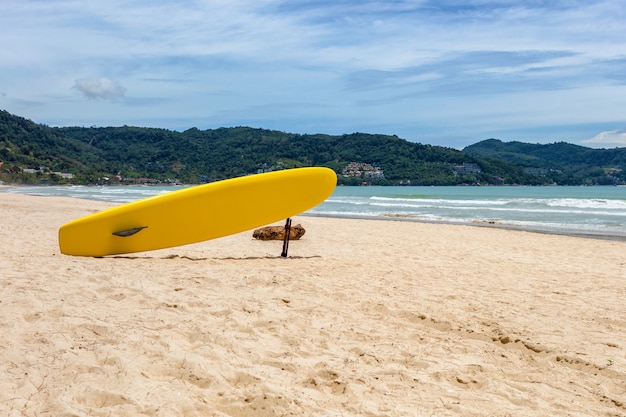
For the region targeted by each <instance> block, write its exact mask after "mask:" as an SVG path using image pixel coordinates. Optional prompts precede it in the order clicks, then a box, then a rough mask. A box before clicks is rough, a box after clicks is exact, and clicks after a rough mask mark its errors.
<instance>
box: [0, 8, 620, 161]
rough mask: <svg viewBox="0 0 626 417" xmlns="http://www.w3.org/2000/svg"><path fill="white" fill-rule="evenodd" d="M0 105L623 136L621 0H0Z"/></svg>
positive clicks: (427, 138)
mask: <svg viewBox="0 0 626 417" xmlns="http://www.w3.org/2000/svg"><path fill="white" fill-rule="evenodd" d="M0 109H3V110H6V111H8V112H10V113H12V114H16V115H18V116H22V117H25V118H28V119H30V120H32V121H34V122H36V123H43V124H47V125H49V126H85V127H89V126H123V125H129V126H142V127H158V128H165V129H171V130H177V131H184V130H187V129H189V128H193V127H196V128H198V129H216V128H219V127H232V126H251V127H256V128H264V129H273V130H280V131H284V132H290V133H300V134H307V133H308V134H315V133H324V134H330V135H341V134H344V133H348V134H349V133H354V132H363V133H376V134H388V135H397V136H399V137H401V138H403V139H407V140H410V141H413V142H418V143H423V144H430V145H439V146H447V147H451V148H456V149H462V148H463V147H465V146H468V145H471V144H473V143H476V142H479V141H481V140H484V139H489V138H496V139H500V140H502V141H505V142H508V141H522V142H528V143H553V142H561V141H564V142H569V143H575V144H579V145H583V146H588V147H594V148H613V147H626V2H624V1H622V0H612V1H608V0H606V1H605V0H599V1H595V0H524V1H512V0H493V1H491V0H467V1H454V0H360V1H357V0H317V1H315V0H195V1H194V0H184V1H183V0H2V1H1V2H0Z"/></svg>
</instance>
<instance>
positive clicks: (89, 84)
mask: <svg viewBox="0 0 626 417" xmlns="http://www.w3.org/2000/svg"><path fill="white" fill-rule="evenodd" d="M72 88H73V89H76V90H78V91H80V92H81V93H83V94H84V95H85V97H87V98H89V99H96V100H97V99H99V100H111V101H115V100H119V99H121V98H122V97H124V92H125V91H126V89H125V88H124V87H122V86H121V85H120V83H118V82H117V81H113V80H110V79H108V78H100V79H98V80H89V79H86V78H81V79H78V80H76V82H75V84H74V87H72Z"/></svg>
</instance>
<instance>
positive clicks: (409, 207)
mask: <svg viewBox="0 0 626 417" xmlns="http://www.w3.org/2000/svg"><path fill="white" fill-rule="evenodd" d="M181 188H185V186H10V187H0V192H12V193H21V194H29V195H38V196H64V197H73V198H82V199H89V200H99V201H109V202H115V203H127V202H131V201H135V200H138V199H141V198H146V197H152V196H155V195H160V194H164V193H168V192H172V191H174V190H178V189H181ZM304 215H309V216H327V217H346V218H367V219H380V220H400V221H418V222H430V223H451V224H464V225H473V226H483V227H502V228H509V229H519V230H527V231H536V232H546V233H558V234H567V235H580V236H586V237H599V238H609V239H616V240H626V187H619V186H592V187H563V186H554V187H545V186H543V187H530V186H528V187H527V186H493V187H491V186H476V187H459V186H451V187H436V186H435V187H427V186H426V187H421V186H403V187H389V186H385V187H382V186H380V187H379V186H361V187H347V186H344V187H337V188H336V189H335V191H334V193H333V194H332V195H331V196H330V197H329V198H328V199H327V200H326V201H325V202H324V203H322V204H320V205H319V206H317V207H315V208H313V209H311V210H309V211H307V212H306V213H304Z"/></svg>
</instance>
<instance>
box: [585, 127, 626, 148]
mask: <svg viewBox="0 0 626 417" xmlns="http://www.w3.org/2000/svg"><path fill="white" fill-rule="evenodd" d="M581 143H582V144H584V145H589V146H592V147H603V148H621V147H626V129H619V130H607V131H605V132H600V133H598V134H597V135H596V136H594V137H593V138H591V139H587V140H583V141H581Z"/></svg>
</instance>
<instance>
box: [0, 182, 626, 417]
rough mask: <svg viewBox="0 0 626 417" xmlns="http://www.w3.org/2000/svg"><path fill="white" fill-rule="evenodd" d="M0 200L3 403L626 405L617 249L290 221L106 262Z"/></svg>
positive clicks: (497, 409) (24, 408)
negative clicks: (260, 235)
mask: <svg viewBox="0 0 626 417" xmlns="http://www.w3.org/2000/svg"><path fill="white" fill-rule="evenodd" d="M111 206H112V204H109V203H102V202H94V201H86V200H77V199H67V198H57V197H54V198H43V197H32V196H23V195H14V194H8V193H0V213H1V215H0V238H1V239H2V256H0V358H1V361H0V415H7V416H67V417H69V416H110V415H115V416H174V415H175V416H282V415H289V416H319V417H321V416H434V415H437V416H456V415H459V416H460V415H463V416H485V415H491V416H508V415H511V416H521V415H524V416H546V415H551V416H626V396H625V395H624V393H626V306H625V304H626V303H625V302H624V300H626V257H625V256H624V254H625V253H626V243H625V242H616V241H609V240H598V239H584V238H579V237H570V236H557V235H547V234H538V233H527V232H520V231H512V230H502V229H495V228H482V227H471V226H455V225H441V224H425V223H412V222H403V221H392V220H388V221H374V220H353V219H333V218H319V217H298V218H296V219H294V221H295V222H297V223H301V224H302V225H303V227H304V228H305V229H306V234H305V236H304V237H303V238H302V239H301V240H298V241H292V242H291V244H290V247H289V255H290V256H289V257H288V258H286V259H285V258H282V257H280V252H281V249H282V242H278V241H269V242H268V241H258V240H255V239H253V238H252V231H250V232H245V233H241V234H237V235H233V236H229V237H226V238H222V239H217V240H213V241H208V242H203V243H199V244H195V245H189V246H183V247H177V248H171V249H166V250H161V251H154V252H145V253H138V254H133V255H126V256H116V257H106V258H82V257H70V256H65V255H61V254H60V253H59V249H58V246H57V232H58V228H59V226H61V225H62V224H64V223H65V222H68V221H70V220H73V219H75V218H78V217H81V216H84V215H87V214H90V213H94V212H96V211H98V210H101V209H104V208H106V207H111Z"/></svg>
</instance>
